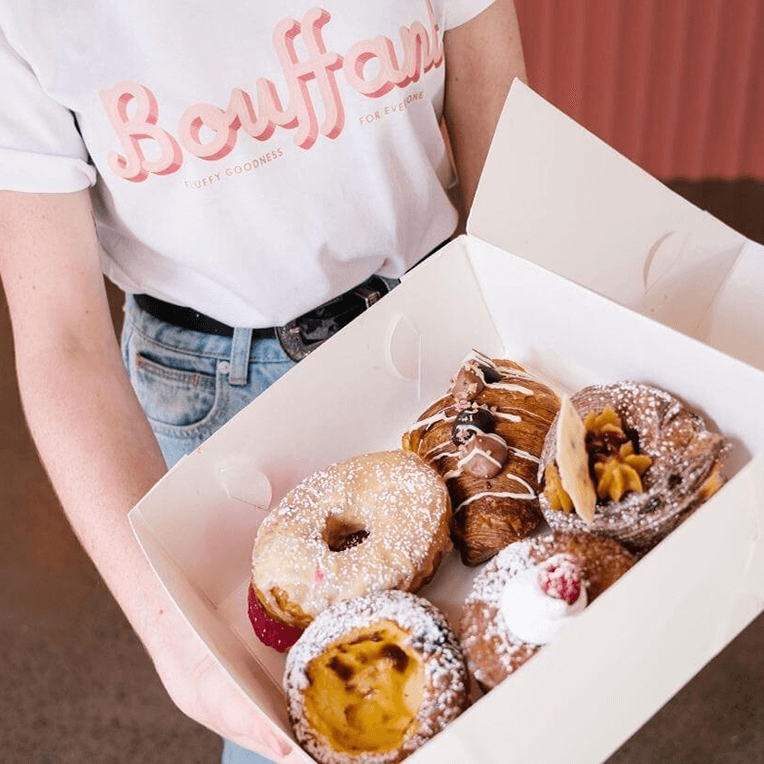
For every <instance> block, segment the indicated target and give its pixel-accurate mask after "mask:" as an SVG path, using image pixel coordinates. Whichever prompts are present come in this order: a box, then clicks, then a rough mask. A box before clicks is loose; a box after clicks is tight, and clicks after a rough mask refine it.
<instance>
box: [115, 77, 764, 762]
mask: <svg viewBox="0 0 764 764" xmlns="http://www.w3.org/2000/svg"><path fill="white" fill-rule="evenodd" d="M468 231H469V233H468V234H467V235H466V236H462V237H460V238H458V239H456V240H455V241H453V242H451V243H450V244H448V245H447V246H446V247H444V248H443V249H441V250H440V251H439V252H438V253H437V254H436V255H434V256H433V257H431V258H429V259H428V260H427V261H425V262H424V263H422V264H421V265H420V266H418V267H417V268H415V269H414V270H413V271H411V272H410V273H409V274H408V275H407V276H406V277H405V278H404V280H403V283H402V284H401V286H400V287H398V288H397V289H395V290H394V291H393V292H392V293H391V294H390V295H388V296H386V297H385V298H384V299H383V300H381V301H380V302H379V303H378V304H377V305H375V306H373V307H372V308H371V309H370V310H368V311H367V312H366V313H365V314H364V315H363V316H361V317H360V318H359V319H357V320H356V321H354V322H353V323H352V324H351V325H350V326H349V327H347V328H346V329H344V330H343V331H342V332H340V333H339V334H338V335H337V336H336V337H335V338H333V339H332V340H330V341H329V342H327V343H326V344H325V345H324V346H323V347H321V348H320V349H319V350H317V351H316V352H315V353H313V354H312V355H311V356H310V357H308V358H307V359H306V360H305V361H303V362H302V363H301V364H300V365H299V366H297V367H296V368H295V369H294V370H292V371H291V372H290V373H289V374H287V375H286V376H285V377H284V378H283V379H282V380H280V381H279V382H278V383H276V384H275V385H274V386H273V387H272V388H271V389H269V390H268V391H266V392H265V393H264V394H263V395H262V396H261V397H260V398H258V399H257V400H255V401H254V402H253V403H252V404H251V405H250V406H248V407H247V408H246V409H245V410H244V411H242V412H241V413H240V414H239V415H238V416H237V417H235V418H234V419H233V420H232V421H231V422H230V423H229V424H227V425H226V426H225V427H223V428H222V429H221V430H220V431H219V432H217V433H216V434H215V435H213V436H212V437H211V438H210V439H209V440H208V441H207V442H206V443H205V444H204V445H203V446H202V447H201V448H200V449H198V450H197V451H196V452H195V453H194V454H192V455H190V456H188V457H186V458H184V459H182V460H181V461H180V462H179V463H178V464H177V465H176V466H175V468H174V469H173V470H171V471H170V473H169V474H168V475H167V476H166V477H165V478H163V479H162V480H161V481H160V482H159V483H158V484H157V485H156V486H155V487H154V488H153V489H152V490H151V492H150V493H149V494H148V495H147V496H146V497H145V498H144V499H143V500H142V501H141V502H140V503H139V504H138V505H137V506H136V507H135V509H133V511H132V512H131V513H130V520H131V522H132V526H133V528H134V530H135V533H136V535H137V537H138V540H139V541H140V543H141V545H142V547H143V549H144V551H145V553H146V555H147V556H148V558H149V560H150V561H151V564H152V565H153V567H154V569H155V571H156V573H157V575H158V576H159V577H160V578H161V580H162V581H163V583H164V585H165V586H166V588H167V590H168V592H169V593H170V595H171V596H172V598H173V599H174V600H175V602H176V603H177V605H178V607H179V608H180V609H181V610H182V612H183V613H184V615H185V617H186V618H187V619H188V621H189V622H190V623H191V625H192V626H193V628H194V629H195V630H196V631H197V632H198V634H199V636H200V637H201V638H202V639H203V640H204V642H205V643H206V644H207V646H208V647H209V649H210V651H211V653H212V654H213V655H214V656H215V658H216V659H217V660H218V661H220V663H221V664H222V665H223V667H224V668H225V670H226V671H227V672H228V673H229V674H230V676H231V678H232V679H233V680H234V682H236V684H237V685H238V686H239V687H240V688H241V690H242V692H244V693H245V694H246V695H247V696H249V697H250V698H251V699H252V701H253V704H254V705H253V725H255V724H256V725H258V727H259V731H260V739H261V741H262V749H261V753H263V754H265V755H267V756H269V757H271V758H274V759H276V760H277V761H280V762H298V761H312V759H311V758H310V757H309V756H308V755H307V754H306V753H304V752H303V751H302V750H301V749H300V748H299V746H298V745H297V744H296V743H295V742H294V740H293V738H292V736H291V733H290V729H289V725H288V722H287V718H286V708H285V701H284V696H283V691H282V688H281V679H282V673H283V665H284V657H283V656H282V655H280V654H278V653H276V652H275V651H273V650H271V649H270V648H268V647H265V646H263V645H261V644H260V643H259V641H258V640H257V638H256V637H255V636H254V634H253V632H252V629H251V627H250V624H249V621H248V618H247V606H246V601H247V596H246V595H247V585H248V582H249V575H250V556H251V549H252V544H253V540H254V537H255V532H256V530H257V527H258V524H259V522H260V521H261V519H262V518H263V517H264V515H265V514H266V513H267V511H268V509H269V508H272V507H274V506H275V505H276V504H277V503H278V501H279V499H280V498H281V497H282V496H283V495H284V494H285V493H286V492H287V491H288V490H289V489H290V488H291V487H292V486H293V485H294V484H295V483H297V482H298V481H299V480H300V479H301V478H303V477H305V476H306V475H308V474H309V473H311V472H313V471H314V470H316V469H319V468H322V467H325V466H327V465H328V464H330V463H332V462H334V461H337V460H340V459H343V458H346V457H349V456H352V455H356V454H360V453H364V452H369V451H375V450H382V449H388V448H396V447H398V446H399V444H400V436H401V433H402V432H403V431H404V430H405V429H406V428H407V427H408V426H409V425H410V424H411V423H412V422H414V421H415V420H416V418H417V417H418V416H419V414H420V413H421V412H422V411H423V410H424V409H425V408H426V407H427V406H428V405H429V404H430V402H431V401H433V400H434V399H435V398H436V397H438V396H439V395H440V394H442V393H443V392H444V391H445V389H446V388H447V386H448V383H449V379H450V377H451V376H452V375H453V374H454V373H455V371H456V370H457V368H458V367H459V365H460V362H461V361H462V359H463V358H464V357H465V356H466V355H467V353H468V352H469V351H470V350H471V349H472V348H477V349H479V350H481V351H482V352H484V353H486V354H488V355H491V356H493V357H503V358H511V359H515V360H517V361H520V362H521V363H523V364H526V365H527V366H529V367H532V368H533V369H536V370H538V371H540V372H541V373H543V374H544V375H546V376H547V377H549V378H551V379H552V380H555V381H557V382H558V383H560V384H561V385H562V386H564V387H566V388H569V389H571V390H576V389H578V388H580V387H582V386H584V385H587V384H593V383H606V382H612V381H618V380H624V379H633V380H638V381H643V382H647V383H650V384H654V385H657V386H659V387H663V388H665V389H666V390H668V391H670V392H672V393H674V394H676V395H678V396H679V397H681V398H682V399H683V400H684V401H685V402H686V403H687V404H688V405H690V406H691V407H693V408H695V409H697V410H698V411H699V412H701V413H702V414H703V415H704V416H705V417H706V418H707V419H710V420H711V421H712V422H713V423H714V424H715V425H716V427H717V428H718V429H719V430H720V431H721V432H723V433H724V434H725V435H726V436H727V437H729V438H730V439H731V440H732V442H733V444H734V449H733V452H732V455H731V458H730V460H729V462H728V468H727V475H728V476H729V477H730V480H729V482H728V483H727V484H726V485H725V486H724V488H723V489H722V490H721V491H720V492H719V493H718V494H716V495H715V496H714V497H713V498H712V499H711V500H710V501H708V502H707V503H706V504H705V505H703V507H702V508H701V509H700V510H698V511H697V512H696V513H695V514H694V515H693V516H692V517H691V518H690V519H689V520H687V521H686V522H685V523H684V524H683V525H681V526H680V527H679V528H678V529H677V530H676V531H675V532H674V533H672V534H671V535H670V536H669V537H668V538H667V539H666V540H665V541H663V542H662V543H661V544H659V545H658V547H656V548H655V549H654V550H653V551H651V552H650V553H649V554H648V555H647V556H646V557H645V558H644V559H642V560H641V561H640V562H639V563H638V564H637V565H636V566H635V567H634V568H633V569H632V570H631V571H629V573H627V574H626V576H625V577H624V578H623V579H621V580H620V581H619V582H618V583H617V584H616V585H615V586H613V587H612V588H611V589H610V590H608V591H607V592H606V593H605V594H604V595H603V596H602V597H600V598H599V599H598V600H597V601H596V602H595V603H593V604H592V605H591V607H589V608H587V609H586V611H584V613H583V614H582V615H581V616H580V617H579V618H577V619H576V621H575V622H574V623H573V624H572V625H571V626H570V627H569V628H568V629H567V630H566V631H565V633H564V634H563V635H562V636H561V637H560V638H559V639H558V640H557V641H555V642H554V643H552V644H550V645H548V646H547V647H546V648H544V650H542V651H541V652H540V653H539V654H538V655H537V656H536V657H534V658H533V659H532V660H530V661H529V662H528V663H527V664H526V665H525V666H523V667H522V669H521V670H520V671H518V672H517V673H516V674H514V675H512V676H511V677H510V678H509V679H508V680H506V681H505V682H504V683H503V684H502V685H500V686H499V687H498V688H496V689H495V690H493V691H492V692H491V693H489V694H488V695H486V696H484V697H482V698H481V699H480V700H478V701H477V702H476V703H475V704H474V705H473V706H472V707H471V708H470V709H468V710H467V711H466V713H464V714H463V715H462V716H461V717H459V718H458V719H457V720H456V721H455V722H453V723H452V724H451V725H449V726H448V727H447V728H446V730H445V731H443V732H441V733H440V734H439V735H437V736H436V737H435V738H434V739H432V740H431V741H430V742H429V743H427V744H426V745H425V746H424V747H422V748H421V749H419V750H418V751H417V752H416V753H414V754H413V756H412V757H411V758H410V759H409V760H410V761H411V762H412V764H424V763H425V762H431V763H433V764H435V762H437V764H447V763H449V762H454V763H456V762H459V764H465V763H466V762H476V763H477V762H480V764H487V763H488V762H501V763H502V764H506V763H507V762H522V764H533V763H534V762H536V763H538V764H548V763H549V762H551V761H565V762H569V764H594V763H595V762H601V761H602V760H604V759H605V758H607V757H608V756H609V755H610V754H611V753H612V752H613V751H614V750H615V749H616V748H617V747H618V746H619V745H620V744H621V743H622V742H623V741H624V740H626V739H627V738H628V737H629V736H630V735H631V734H632V733H633V732H634V731H635V730H636V729H637V728H639V727H640V726H641V725H642V724H643V723H644V722H645V721H646V720H647V719H648V718H649V717H650V716H651V715H652V714H654V713H655V711H656V710H657V709H658V708H659V707H660V706H661V705H663V704H664V703H665V702H666V701H667V700H668V699H669V698H670V697H671V696H672V695H673V694H674V693H676V692H677V690H679V688H680V687H682V685H684V684H685V683H686V682H687V681H689V679H690V678H691V677H692V676H693V675H694V674H695V673H696V672H697V671H698V670H699V669H700V668H701V667H702V666H703V665H704V664H706V663H707V662H708V661H709V660H710V659H711V658H712V657H713V656H714V655H716V654H717V653H718V652H719V651H720V650H721V649H722V648H723V647H724V646H725V645H726V644H727V643H728V642H729V641H730V640H732V638H733V637H734V636H735V635H736V634H738V632H740V631H741V630H742V629H743V628H744V627H745V626H746V625H747V624H748V623H749V622H750V621H751V620H752V619H753V618H754V617H755V616H756V615H757V614H758V613H759V612H760V611H762V610H763V609H764V536H762V526H763V525H764V372H762V371H760V370H759V369H758V368H755V366H758V367H760V368H764V309H762V306H761V297H760V296H761V295H762V293H763V291H764V248H762V247H760V246H758V245H756V244H754V243H753V242H750V241H748V240H746V239H745V238H744V237H743V236H741V235H740V234H738V233H736V232H735V231H733V230H731V229H730V228H728V227H727V226H724V225H722V224H721V223H720V222H719V221H717V220H715V219H714V218H712V217H711V216H710V215H708V214H707V213H705V212H703V211H701V210H699V209H697V208H695V207H693V206H692V205H690V204H688V203H687V202H685V201H684V200H682V199H681V198H679V197H678V196H677V195H675V194H674V193H672V192H671V191H669V190H668V189H667V188H665V187H664V186H663V185H661V184H660V183H658V182H657V181H656V180H654V179H653V178H651V177H649V176H648V175H647V174H645V173H644V172H643V171H641V170H640V169H639V168H637V167H636V166H634V165H633V164H632V163H630V162H629V161H628V160H626V159H624V158H623V157H621V156H620V155H618V154H617V153H616V152H615V151H613V150H612V149H610V148H609V147H608V146H606V145H605V144H604V143H602V142H601V141H600V140H598V139H597V138H595V137H594V136H593V135H591V134H590V133H588V132H587V131H585V130H584V129H583V128H581V127H580V126H578V125H577V124H575V123H574V122H572V121H571V120H570V119H568V118H567V117H566V116H564V115H563V114H561V113H560V112H558V111H557V110H556V109H555V108H554V107H552V106H551V105H549V104H548V103H546V102H545V101H544V100H543V99H541V98H540V97H539V96H537V95H536V94H535V93H534V92H533V91H531V90H530V89H529V88H527V87H526V86H524V85H523V84H522V83H519V82H515V84H514V85H513V87H512V90H511V92H510V95H509V97H508V99H507V104H506V106H505V109H504V112H503V114H502V117H501V120H500V123H499V125H498V128H497V131H496V135H495V138H494V142H493V145H492V147H491V152H490V155H489V157H488V161H487V164H486V168H485V171H484V173H483V177H482V179H481V183H480V188H479V190H478V194H477V198H476V200H475V205H474V207H473V211H472V215H471V218H470V223H469V227H468ZM744 362H747V363H744ZM748 364H751V365H748ZM474 573H475V570H472V569H467V568H465V567H463V566H462V565H461V563H460V562H459V561H458V558H457V556H456V555H455V554H454V555H453V556H452V557H451V558H449V559H447V560H446V561H445V563H444V564H443V565H442V566H441V568H440V570H439V571H438V573H437V574H436V576H435V579H434V580H433V582H432V583H431V584H429V585H428V586H427V587H426V589H425V590H423V592H422V594H423V595H424V596H426V597H428V598H430V599H431V600H432V601H434V602H435V603H436V604H437V605H439V606H440V607H441V608H442V609H443V610H444V611H445V612H446V613H447V614H448V615H449V616H450V617H451V620H452V623H454V622H455V616H456V615H457V613H458V612H459V608H460V604H461V601H462V599H463V597H464V596H465V594H466V592H467V590H468V588H469V584H470V581H471V578H472V577H473V575H474ZM255 706H256V707H257V708H255Z"/></svg>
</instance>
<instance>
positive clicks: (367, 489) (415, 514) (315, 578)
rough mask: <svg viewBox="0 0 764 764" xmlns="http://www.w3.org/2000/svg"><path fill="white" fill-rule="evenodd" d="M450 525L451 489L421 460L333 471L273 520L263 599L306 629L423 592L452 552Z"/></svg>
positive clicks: (264, 537) (262, 541)
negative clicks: (345, 603)
mask: <svg viewBox="0 0 764 764" xmlns="http://www.w3.org/2000/svg"><path fill="white" fill-rule="evenodd" d="M450 520H451V503H450V499H449V497H448V491H447V489H446V486H445V484H444V483H443V481H442V480H441V479H440V477H439V476H438V474H437V473H436V472H435V470H433V469H432V468H431V467H428V466H427V465H426V464H425V463H424V462H423V461H422V460H421V459H420V458H419V457H418V456H416V455H415V454H411V453H407V452H406V451H400V450H399V451H383V452H381V453H376V454H366V455H363V456H356V457H353V458H352V459H347V460H346V461H344V462H340V463H338V464H333V465H332V466H331V467H328V468H327V469H325V470H321V471H319V472H316V473H314V474H313V475H310V476H309V477H307V478H306V479H305V480H303V481H302V482H301V483H299V484H298V485H297V486H296V487H295V488H293V489H292V490H291V491H290V492H289V493H288V494H287V495H286V496H285V497H284V499H283V500H282V501H281V503H280V504H279V505H278V507H276V509H275V510H274V511H273V512H271V514H269V515H268V517H266V518H265V520H264V521H263V523H262V525H261V526H260V529H259V530H258V532H257V538H256V539H255V546H254V550H253V554H252V585H253V588H254V590H255V594H256V596H257V599H258V600H259V602H260V604H261V605H262V607H263V610H265V612H266V613H267V615H269V616H270V617H271V618H273V619H274V620H276V621H279V622H281V623H285V624H287V625H289V626H297V627H299V628H303V629H304V628H305V627H306V626H307V625H308V624H309V623H310V622H311V620H312V619H313V618H315V617H316V616H317V615H318V614H319V613H320V612H321V611H322V610H325V609H326V608H328V607H330V606H331V605H334V604H335V603H336V602H339V601H340V600H344V599H349V598H351V597H359V596H361V595H363V594H368V593H370V592H375V591H383V590H385V589H403V590H406V591H416V590H417V589H419V588H420V587H422V586H424V584H426V583H427V582H428V581H429V580H430V578H431V577H432V576H433V574H434V573H435V570H436V569H437V567H438V564H439V563H440V560H441V558H442V556H443V554H444V552H446V551H447V550H449V549H450V548H451V542H450V539H449V524H450Z"/></svg>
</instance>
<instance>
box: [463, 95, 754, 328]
mask: <svg viewBox="0 0 764 764" xmlns="http://www.w3.org/2000/svg"><path fill="white" fill-rule="evenodd" d="M467 230H468V232H469V233H471V234H473V235H474V236H477V237H479V238H480V239H483V240H484V241H487V242H489V243H491V244H495V245H497V246H499V247H501V248H502V249H505V250H507V251H508V252H512V253H513V254H516V255H518V256H520V257H523V258H525V259H527V260H531V261H532V262H534V263H537V264H538V265H541V266H543V267H544V268H547V269H549V270H551V271H554V272H555V273H558V274H560V275H562V276H565V277H566V278H568V279H570V280H571V281H575V282H576V283H578V284H581V285H582V286H586V287H588V288H590V289H593V290H595V291H597V292H599V293H600V294H602V295H604V296H606V297H609V298H611V299H613V300H615V301H616V302H619V303H621V304H622V305H625V306H626V307H629V308H632V309H633V310H637V311H639V312H640V313H643V314H644V315H647V316H650V317H651V318H654V319H655V320H657V321H660V322H661V323H664V324H667V325H669V326H672V327H673V328H675V329H678V330H680V331H682V332H685V333H687V334H691V335H694V336H699V334H698V332H699V327H700V326H701V324H702V323H703V321H704V318H705V314H706V311H707V309H708V307H709V305H710V304H711V302H712V301H713V299H714V296H715V295H716V292H717V290H718V289H719V287H720V286H721V285H722V283H723V281H724V279H725V277H726V275H727V273H728V271H729V270H730V268H731V267H732V264H733V263H734V261H735V259H736V258H737V256H738V254H739V252H740V250H741V248H742V247H743V244H744V243H745V241H746V240H745V238H744V237H743V236H742V235H741V234H739V233H737V232H736V231H734V230H733V229H731V228H729V227H728V226H726V225H724V224H723V223H721V222H719V221H718V220H716V219H715V218H714V217H712V216H711V215H709V214H708V213H706V212H704V211H703V210H700V209H698V208H697V207H695V206H694V205H692V204H690V203H689V202H687V201H685V200H684V199H682V198H681V197H680V196H678V195H677V194H675V193H674V192H673V191H671V190H670V189H668V188H666V187H665V186H664V185H663V184H662V183H660V182H659V181H657V180H656V179H655V178H652V177H651V176H650V175H648V174H647V173H646V172H644V171H643V170H641V169H640V168H639V167H637V166H636V165H635V164H634V163H632V162H630V161H629V160H628V159H626V158H625V157H623V156H621V155H620V154H619V153H618V152H616V151H615V150H614V149H612V148H610V147H609V146H608V145H607V144H605V143H603V142H602V141H601V140H600V139H599V138H597V137H595V136H594V135H592V134H591V133H590V132H588V131H587V130H585V129H584V128H583V127H581V126H580V125H578V124H577V123H576V122H574V121H573V120H571V119H570V118H569V117H567V116H565V115H564V114H563V113H562V112H560V111H559V110H558V109H556V108H555V107H554V106H552V105H551V104H549V103H547V102H546V101H545V100H544V99H543V98H541V97H540V96H539V95H537V94H536V93H535V92H533V90H531V89H530V88H529V87H527V86H526V85H525V84H523V83H522V82H520V81H519V80H515V82H514V83H513V85H512V88H511V90H510V93H509V96H508V98H507V102H506V104H505V107H504V110H503V112H502V115H501V118H500V120H499V123H498V125H497V128H496V133H495V135H494V140H493V143H492V145H491V149H490V152H489V154H488V159H487V161H486V165H485V168H484V170H483V174H482V177H481V179H480V185H479V187H478V191H477V195H476V197H475V202H474V205H473V207H472V212H471V214H470V218H469V221H468V224H467Z"/></svg>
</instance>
